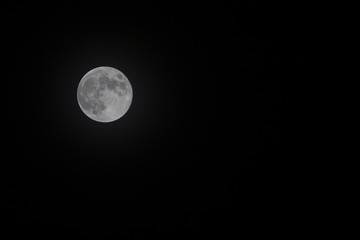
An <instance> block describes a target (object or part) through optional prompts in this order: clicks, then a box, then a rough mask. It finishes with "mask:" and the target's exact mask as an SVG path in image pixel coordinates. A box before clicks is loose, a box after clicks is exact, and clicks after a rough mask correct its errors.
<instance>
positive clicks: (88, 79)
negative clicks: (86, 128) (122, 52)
mask: <svg viewBox="0 0 360 240" xmlns="http://www.w3.org/2000/svg"><path fill="white" fill-rule="evenodd" d="M132 96H133V91H132V87H131V84H130V82H129V80H128V79H127V77H126V76H125V75H124V74H123V73H122V72H120V71H119V70H117V69H115V68H112V67H98V68H94V69H93V70H91V71H89V72H88V73H86V74H85V76H84V77H83V78H82V79H81V81H80V83H79V86H78V90H77V100H78V103H79V105H80V108H81V110H82V111H83V112H84V113H85V114H86V116H88V117H89V118H91V119H93V120H95V121H98V122H112V121H115V120H117V119H119V118H121V117H122V116H124V114H125V113H126V112H127V111H128V110H129V108H130V105H131V102H132Z"/></svg>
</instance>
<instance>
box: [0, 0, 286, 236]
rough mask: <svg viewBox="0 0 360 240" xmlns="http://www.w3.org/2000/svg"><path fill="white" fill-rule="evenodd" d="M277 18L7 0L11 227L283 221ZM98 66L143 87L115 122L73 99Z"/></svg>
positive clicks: (223, 225) (157, 227) (198, 230)
mask: <svg viewBox="0 0 360 240" xmlns="http://www.w3.org/2000/svg"><path fill="white" fill-rule="evenodd" d="M240 2H241V1H240ZM277 18H278V13H277V12H276V7H274V6H271V5H270V3H268V4H267V5H263V4H260V3H259V2H257V3H255V1H243V2H242V3H238V1H219V2H218V3H215V2H214V3H213V2H206V3H204V4H195V1H190V2H186V1H177V2H176V1H167V2H166V3H161V4H160V3H154V2H153V1H147V2H146V3H142V2H140V1H128V2H122V1H117V3H116V4H114V3H112V2H109V1H99V2H96V3H89V2H86V3H84V4H75V3H69V4H66V3H65V2H64V1H59V2H58V3H56V1H55V2H54V1H49V2H48V3H46V4H44V3H42V4H37V5H36V4H35V5H34V4H33V3H30V2H28V3H20V2H19V1H8V3H6V4H5V8H3V9H2V17H1V25H0V26H1V28H2V33H3V41H4V42H5V44H3V46H4V47H5V51H4V55H3V57H4V58H6V59H7V63H8V64H7V65H5V66H6V70H5V72H6V75H5V76H6V78H5V79H6V80H5V79H3V83H6V84H9V87H7V88H2V90H3V91H4V90H5V91H6V95H4V96H9V97H7V102H8V103H7V104H6V106H5V109H6V112H7V114H5V116H6V117H5V118H6V121H7V122H8V123H6V125H5V129H7V128H8V130H9V131H10V132H11V134H10V136H9V137H7V138H6V139H7V140H6V144H5V147H6V151H5V153H6V154H5V153H4V155H3V157H2V159H3V161H4V164H5V165H4V169H5V179H6V180H5V191H6V194H5V195H6V199H7V200H8V201H7V202H8V203H7V205H5V209H6V212H7V213H9V214H6V222H7V225H6V226H5V228H6V229H7V230H8V231H9V232H10V233H11V234H12V235H13V236H22V237H23V236H36V238H41V239H43V238H44V239H54V238H56V237H59V238H62V239H64V238H68V237H87V238H90V239H115V238H120V237H121V238H122V239H189V238H190V239H193V238H194V239H207V238H208V237H210V236H213V237H216V238H218V239H230V236H245V235H246V234H249V233H250V234H252V235H253V236H256V235H258V234H263V233H265V232H269V231H276V230H277V229H278V228H279V226H278V225H277V221H278V220H277V219H278V218H277V217H278V215H279V211H278V210H277V209H278V207H279V205H281V204H282V201H284V198H283V196H284V195H285V194H284V191H283V190H284V189H282V188H281V187H280V186H279V184H280V182H282V181H283V180H284V179H280V178H279V173H281V171H282V170H283V169H284V168H285V167H284V162H285V160H286V159H287V158H288V153H287V149H286V144H287V143H286V141H287V139H286V135H287V134H286V133H287V129H286V123H287V121H288V120H287V118H288V116H287V111H288V108H287V107H286V106H285V103H286V101H287V91H286V81H289V79H288V78H289V75H287V73H286V71H285V70H284V69H283V64H284V61H286V59H284V58H283V56H282V53H283V52H282V51H283V50H281V49H282V45H283V41H285V39H286V38H284V35H285V30H284V29H282V28H281V26H280V24H279V23H280V22H281V21H280V20H278V19H277ZM99 66H111V67H114V68H117V69H119V70H120V71H122V72H123V73H124V74H125V75H126V76H127V78H128V79H129V81H130V82H131V85H132V88H133V92H134V96H133V102H132V105H131V107H130V109H129V111H128V112H127V113H126V114H125V116H124V117H122V118H120V119H119V120H117V121H115V122H111V123H105V124H104V123H99V122H95V121H92V120H91V119H90V118H88V117H87V116H86V115H85V114H84V113H83V112H82V111H81V109H80V107H79V105H78V103H77V98H76V91H77V86H78V83H79V81H80V80H81V78H82V77H83V75H84V74H86V73H87V72H88V71H89V70H91V69H93V68H95V67H99ZM3 86H4V85H3ZM9 99H10V101H9ZM9 102H10V103H9ZM270 226H271V227H270ZM276 226H277V227H276Z"/></svg>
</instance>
